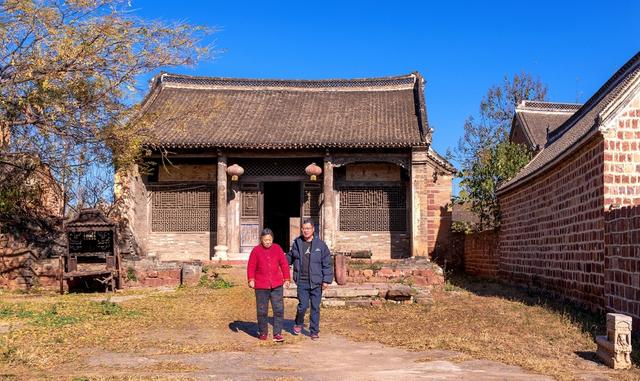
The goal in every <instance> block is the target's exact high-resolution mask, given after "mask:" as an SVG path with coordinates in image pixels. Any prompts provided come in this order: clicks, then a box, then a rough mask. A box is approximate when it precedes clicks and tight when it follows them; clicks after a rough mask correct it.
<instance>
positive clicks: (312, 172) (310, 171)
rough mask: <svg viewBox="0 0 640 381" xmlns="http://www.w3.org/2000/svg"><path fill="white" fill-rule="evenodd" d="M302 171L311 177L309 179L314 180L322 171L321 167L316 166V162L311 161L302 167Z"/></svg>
mask: <svg viewBox="0 0 640 381" xmlns="http://www.w3.org/2000/svg"><path fill="white" fill-rule="evenodd" d="M304 171H305V172H306V173H307V175H309V176H310V177H311V181H316V179H317V178H318V176H320V174H321V173H322V168H320V167H318V166H317V165H316V163H311V164H309V165H308V166H307V168H305V169H304Z"/></svg>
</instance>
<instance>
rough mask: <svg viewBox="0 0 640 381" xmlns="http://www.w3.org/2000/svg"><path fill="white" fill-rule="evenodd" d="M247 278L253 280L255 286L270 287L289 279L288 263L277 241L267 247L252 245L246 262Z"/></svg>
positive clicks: (279, 284) (278, 285) (277, 285)
mask: <svg viewBox="0 0 640 381" xmlns="http://www.w3.org/2000/svg"><path fill="white" fill-rule="evenodd" d="M247 278H248V280H251V279H254V280H255V288H259V289H270V288H276V287H280V286H282V285H283V284H284V281H285V280H289V279H290V278H291V277H290V275H289V263H288V262H287V258H286V257H285V255H284V251H282V248H281V247H280V245H278V244H277V243H274V244H272V245H271V247H269V248H268V249H265V247H264V246H262V245H261V244H260V245H258V246H256V247H254V248H253V250H251V254H250V255H249V263H248V264H247Z"/></svg>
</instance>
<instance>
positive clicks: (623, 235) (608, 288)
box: [604, 205, 640, 328]
mask: <svg viewBox="0 0 640 381" xmlns="http://www.w3.org/2000/svg"><path fill="white" fill-rule="evenodd" d="M605 242H606V256H605V273H604V278H605V281H604V282H605V283H604V285H605V288H604V293H605V299H606V307H607V309H608V310H611V311H615V312H619V313H623V314H627V315H632V316H633V319H634V323H635V326H636V328H640V205H638V206H627V207H623V208H620V209H616V210H611V211H609V212H607V213H606V223H605Z"/></svg>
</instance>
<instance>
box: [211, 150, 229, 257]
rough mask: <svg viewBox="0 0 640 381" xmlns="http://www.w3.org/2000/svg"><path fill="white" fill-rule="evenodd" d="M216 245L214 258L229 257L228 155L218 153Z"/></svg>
mask: <svg viewBox="0 0 640 381" xmlns="http://www.w3.org/2000/svg"><path fill="white" fill-rule="evenodd" d="M217 188H218V192H217V196H218V197H217V200H216V201H217V203H216V209H217V211H218V214H217V216H216V217H217V218H216V221H217V222H216V246H215V247H214V250H215V255H214V258H216V259H221V260H226V259H227V249H228V246H227V157H226V156H224V155H222V154H220V153H219V154H218V168H217Z"/></svg>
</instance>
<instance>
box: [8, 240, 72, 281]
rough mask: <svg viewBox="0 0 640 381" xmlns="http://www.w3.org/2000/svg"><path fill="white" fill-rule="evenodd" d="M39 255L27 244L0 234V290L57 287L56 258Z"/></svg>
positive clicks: (57, 267) (57, 268) (57, 266)
mask: <svg viewBox="0 0 640 381" xmlns="http://www.w3.org/2000/svg"><path fill="white" fill-rule="evenodd" d="M40 256H41V253H39V252H38V251H37V249H34V248H30V247H29V245H28V244H27V242H26V241H24V240H21V239H16V238H15V237H12V236H11V235H9V234H0V288H4V289H8V290H27V289H31V288H47V289H56V288H59V281H58V279H59V277H58V274H59V268H60V266H59V262H58V261H59V260H58V258H39V257H40Z"/></svg>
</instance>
